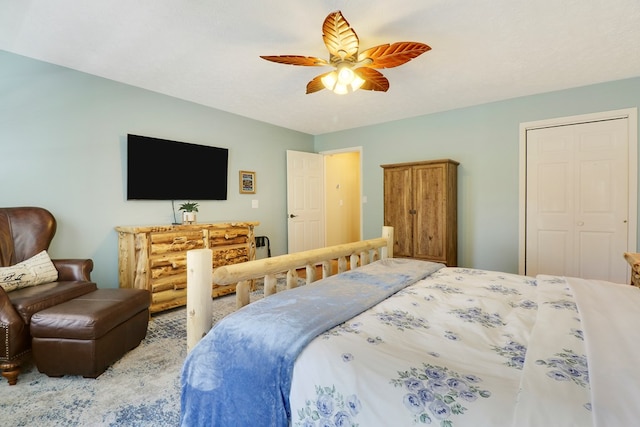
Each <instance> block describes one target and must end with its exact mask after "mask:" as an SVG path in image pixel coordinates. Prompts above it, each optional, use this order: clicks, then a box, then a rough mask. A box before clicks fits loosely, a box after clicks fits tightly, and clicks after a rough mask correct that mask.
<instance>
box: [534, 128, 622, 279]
mask: <svg viewBox="0 0 640 427" xmlns="http://www.w3.org/2000/svg"><path fill="white" fill-rule="evenodd" d="M526 138H527V141H526V142H527V150H526V156H527V159H526V163H527V182H526V191H527V196H526V197H527V202H526V203H527V206H526V261H525V265H526V274H527V275H536V274H555V275H565V276H576V277H583V278H588V279H600V280H610V281H613V282H619V283H626V282H627V281H628V277H626V276H627V264H626V262H625V260H624V258H623V256H622V254H623V253H624V252H625V251H627V250H628V249H627V248H628V242H627V235H628V229H627V228H628V220H629V218H627V216H628V212H629V209H628V207H629V206H628V203H629V201H628V194H629V193H628V192H629V188H628V182H629V180H628V175H629V170H628V158H627V156H628V144H629V139H628V123H627V119H625V118H622V119H615V120H605V121H597V122H590V123H581V124H573V125H566V126H558V127H550V128H543V129H533V130H527V136H526Z"/></svg>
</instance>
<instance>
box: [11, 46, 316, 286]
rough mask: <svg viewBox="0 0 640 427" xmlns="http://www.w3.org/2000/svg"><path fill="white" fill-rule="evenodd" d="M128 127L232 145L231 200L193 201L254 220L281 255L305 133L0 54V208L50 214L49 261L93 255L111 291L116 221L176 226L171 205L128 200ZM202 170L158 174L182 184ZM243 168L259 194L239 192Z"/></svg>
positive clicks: (215, 215) (98, 275) (209, 210)
mask: <svg viewBox="0 0 640 427" xmlns="http://www.w3.org/2000/svg"><path fill="white" fill-rule="evenodd" d="M127 133H135V134H140V135H147V136H154V137H159V138H166V139H175V140H178V141H185V142H192V143H198V144H205V145H213V146H218V147H227V148H229V187H228V193H229V195H228V197H229V198H228V200H227V201H203V202H200V212H199V213H198V221H200V222H205V221H225V220H247V221H260V223H261V225H260V226H259V227H258V228H257V229H256V234H258V235H267V236H269V238H270V241H271V245H272V252H273V254H274V255H277V254H281V253H285V252H286V235H287V231H286V225H287V223H286V195H285V194H286V155H285V152H286V150H288V149H292V150H299V151H312V150H313V137H312V136H311V135H307V134H304V133H300V132H295V131H292V130H288V129H284V128H280V127H276V126H272V125H269V124H265V123H262V122H258V121H255V120H251V119H247V118H243V117H240V116H237V115H233V114H229V113H225V112H222V111H219V110H215V109H212V108H207V107H203V106H201V105H197V104H194V103H189V102H185V101H181V100H178V99H175V98H171V97H168V96H164V95H160V94H157V93H154V92H150V91H146V90H142V89H138V88H135V87H131V86H127V85H124V84H120V83H116V82H113V81H110V80H106V79H102V78H99V77H95V76H91V75H88V74H84V73H80V72H76V71H73V70H70V69H67V68H63V67H58V66H54V65H51V64H47V63H44V62H40V61H35V60H32V59H28V58H25V57H22V56H18V55H14V54H11V53H7V52H2V51H0V164H1V165H2V167H1V168H0V182H2V190H0V205H1V206H26V205H37V206H43V207H46V208H48V209H49V210H51V212H53V214H54V215H55V216H56V218H57V220H58V232H57V234H56V237H55V239H54V241H53V244H52V246H51V248H50V252H51V256H52V257H55V258H63V257H80V258H86V257H90V258H93V260H94V263H95V269H94V272H93V275H92V277H93V278H94V280H95V281H96V282H97V283H98V286H100V287H117V286H118V260H117V259H118V258H117V233H116V232H115V231H114V227H115V226H117V225H142V224H167V223H171V222H173V211H172V207H171V202H170V201H126V200H125V193H126V192H125V185H126V176H125V161H126V143H125V141H126V135H127ZM150 161H152V160H151V159H150ZM197 167H206V165H204V164H192V165H176V168H175V169H174V170H164V171H162V170H159V171H158V173H159V174H160V173H171V174H175V176H176V179H183V180H184V181H185V185H188V178H189V168H197ZM239 170H252V171H256V177H257V194H255V195H246V194H239V191H238V171H239ZM252 199H257V200H258V201H259V208H258V209H252V208H251V200H252ZM176 209H177V206H176Z"/></svg>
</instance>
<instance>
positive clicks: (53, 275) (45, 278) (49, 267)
mask: <svg viewBox="0 0 640 427" xmlns="http://www.w3.org/2000/svg"><path fill="white" fill-rule="evenodd" d="M57 279H58V270H56V267H55V266H54V265H53V262H52V261H51V258H49V254H48V253H47V251H42V252H40V253H39V254H37V255H34V256H32V257H31V258H29V259H27V260H25V261H22V262H19V263H18V264H15V265H12V266H10V267H0V286H2V288H3V289H4V290H5V291H7V292H11V291H13V290H16V289H20V288H26V287H28V286H36V285H41V284H43V283H50V282H55V281H56V280H57Z"/></svg>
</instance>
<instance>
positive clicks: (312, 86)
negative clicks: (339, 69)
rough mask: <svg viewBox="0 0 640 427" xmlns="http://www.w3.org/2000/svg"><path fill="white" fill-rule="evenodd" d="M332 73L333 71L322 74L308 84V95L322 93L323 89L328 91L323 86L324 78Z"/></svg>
mask: <svg viewBox="0 0 640 427" xmlns="http://www.w3.org/2000/svg"><path fill="white" fill-rule="evenodd" d="M330 73H332V71H329V72H328V73H324V74H320V75H319V76H316V77H314V78H313V80H311V81H310V82H309V83H307V95H308V94H310V93H315V92H318V91H321V90H322V89H326V88H325V87H324V85H323V84H322V78H323V77H324V76H326V75H327V74H330Z"/></svg>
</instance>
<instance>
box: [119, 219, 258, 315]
mask: <svg viewBox="0 0 640 427" xmlns="http://www.w3.org/2000/svg"><path fill="white" fill-rule="evenodd" d="M257 225H259V223H258V222H225V223H211V224H188V225H151V226H119V227H116V231H117V232H118V268H119V280H120V287H121V288H138V289H147V290H149V291H150V292H151V307H150V311H151V312H152V313H154V312H158V311H162V310H167V309H170V308H174V307H178V306H183V305H186V303H187V251H189V250H191V249H205V248H207V249H211V250H212V251H213V268H214V269H215V268H216V267H220V266H222V265H229V264H237V263H240V262H245V261H249V260H254V259H255V253H256V250H255V248H256V245H255V236H254V227H256V226H257ZM231 292H235V285H226V286H219V285H216V284H215V283H213V284H212V289H211V295H212V296H213V297H216V296H220V295H225V294H228V293H231Z"/></svg>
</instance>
